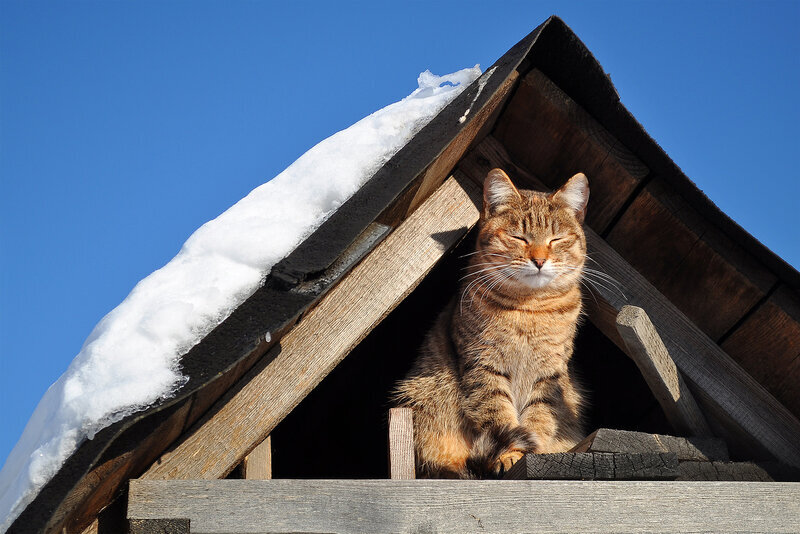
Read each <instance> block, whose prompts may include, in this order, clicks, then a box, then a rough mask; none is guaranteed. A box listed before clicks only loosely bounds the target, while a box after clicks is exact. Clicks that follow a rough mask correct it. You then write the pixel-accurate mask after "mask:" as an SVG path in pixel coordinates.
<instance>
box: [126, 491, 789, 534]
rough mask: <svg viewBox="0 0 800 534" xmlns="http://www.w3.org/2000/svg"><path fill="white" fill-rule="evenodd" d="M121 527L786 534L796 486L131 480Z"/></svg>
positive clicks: (233, 533) (231, 533)
mask: <svg viewBox="0 0 800 534" xmlns="http://www.w3.org/2000/svg"><path fill="white" fill-rule="evenodd" d="M128 518H129V519H130V520H131V521H134V520H137V521H146V520H153V519H167V518H188V519H189V520H190V522H191V531H192V532H193V533H194V532H197V533H206V534H212V533H222V532H225V533H228V534H236V533H240V532H241V533H244V532H247V533H249V534H258V533H266V532H270V533H276V532H371V533H374V534H380V533H384V532H438V533H441V534H443V533H458V534H463V533H467V532H509V533H513V532H576V533H578V532H681V533H683V532H725V531H736V532H742V531H746V532H787V531H790V530H794V529H795V527H793V526H792V525H795V526H796V525H798V524H800V483H792V482H751V483H746V484H743V483H741V482H674V481H673V482H652V481H613V482H598V481H557V480H500V481H498V480H254V481H249V480H167V481H156V480H132V481H131V484H130V494H129V502H128ZM134 534H138V533H136V532H134Z"/></svg>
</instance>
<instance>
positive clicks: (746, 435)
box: [459, 157, 800, 467]
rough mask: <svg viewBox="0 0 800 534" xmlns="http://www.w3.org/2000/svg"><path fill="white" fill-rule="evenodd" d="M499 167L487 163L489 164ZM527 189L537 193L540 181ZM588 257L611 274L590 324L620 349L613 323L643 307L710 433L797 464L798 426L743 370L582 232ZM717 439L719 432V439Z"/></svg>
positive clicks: (471, 169)
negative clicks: (627, 308) (622, 313)
mask: <svg viewBox="0 0 800 534" xmlns="http://www.w3.org/2000/svg"><path fill="white" fill-rule="evenodd" d="M469 159H470V158H469V157H467V158H464V160H462V161H461V162H460V163H459V168H460V169H462V170H463V171H464V172H465V173H466V174H467V175H468V176H470V177H471V178H472V179H473V180H475V181H476V183H482V182H483V180H484V178H485V176H486V175H485V174H483V173H480V172H476V171H478V170H479V169H480V167H479V166H476V165H471V164H469ZM498 163H499V164H502V162H490V164H493V165H494V164H498ZM524 185H525V186H526V187H531V188H534V189H539V190H543V189H545V186H544V185H543V184H541V183H540V182H529V183H527V184H524ZM585 230H586V237H587V242H588V254H589V256H590V257H591V258H592V260H593V262H596V265H594V267H595V268H599V270H600V271H602V272H604V273H606V274H607V275H609V276H611V278H612V279H613V280H614V281H615V282H614V283H611V284H606V283H603V284H595V285H594V287H593V298H588V299H586V300H585V302H586V307H587V310H588V312H589V318H590V319H591V320H592V322H593V323H594V325H595V326H597V328H598V329H600V331H601V332H603V334H605V335H606V336H607V337H608V338H609V339H611V340H612V341H614V342H615V343H616V344H617V346H619V347H620V348H621V349H622V350H626V347H625V344H624V342H623V341H622V338H621V337H620V335H619V332H617V329H616V323H615V321H616V317H617V314H618V313H619V312H620V310H621V309H622V307H623V306H625V305H636V306H639V307H641V308H643V309H647V310H648V313H649V315H650V317H651V319H652V321H653V324H655V325H656V327H657V328H658V332H659V333H660V335H661V337H662V339H663V341H664V345H665V346H666V347H667V350H668V351H669V353H670V355H671V356H672V358H673V360H674V361H675V365H677V367H678V369H679V370H680V371H681V373H683V376H684V379H686V381H687V384H689V387H690V388H691V389H692V391H693V392H694V394H695V399H696V400H697V401H698V403H700V405H701V407H702V408H703V410H704V413H705V414H706V416H707V417H708V418H710V419H713V421H714V422H715V423H716V425H717V426H716V427H715V428H714V431H715V432H717V430H718V429H719V430H725V431H726V435H723V436H722V437H724V438H726V439H727V440H728V445H729V446H730V447H733V445H737V447H738V448H739V450H740V452H742V453H745V454H749V455H756V456H757V457H759V456H760V457H764V456H765V454H767V455H772V456H773V457H774V458H775V459H777V460H778V461H780V462H783V463H786V464H789V465H791V466H795V467H798V466H800V421H798V420H797V418H796V417H795V416H794V415H792V413H791V412H789V411H788V410H787V409H786V407H784V406H783V405H782V404H781V403H780V402H778V401H777V400H776V399H775V398H774V397H773V396H772V395H770V393H769V392H768V391H767V390H766V389H764V387H763V386H761V385H760V384H759V383H758V382H756V381H755V380H754V379H753V378H752V377H751V376H750V375H749V374H747V372H746V371H744V370H743V369H742V368H741V367H740V366H739V365H738V364H737V363H736V362H735V361H734V360H733V359H732V358H731V357H730V356H728V355H727V354H726V353H725V351H723V350H722V349H721V348H720V347H719V345H717V344H716V343H715V342H714V341H712V340H711V339H709V337H708V336H707V335H706V334H705V333H703V332H702V331H701V330H700V328H698V327H697V326H696V325H695V324H694V323H693V322H692V321H691V320H690V319H689V318H688V317H686V315H684V314H683V313H682V312H681V311H680V310H679V309H678V308H676V307H675V305H674V304H672V302H670V301H669V299H667V298H666V297H665V296H664V295H663V294H661V293H660V292H659V291H658V290H657V289H656V288H655V287H653V285H652V284H651V283H650V282H648V281H647V280H646V279H645V278H644V277H643V276H642V275H641V274H639V273H638V272H637V271H636V269H634V268H633V267H632V266H631V265H630V264H629V263H628V262H627V261H625V260H624V259H623V258H622V257H621V256H620V255H619V254H618V253H617V252H616V251H615V250H614V249H613V248H612V247H611V246H610V245H609V244H608V243H607V242H606V241H605V240H604V239H603V238H601V237H600V236H599V235H597V233H595V232H594V231H593V230H592V229H590V228H586V229H585ZM718 435H719V434H718Z"/></svg>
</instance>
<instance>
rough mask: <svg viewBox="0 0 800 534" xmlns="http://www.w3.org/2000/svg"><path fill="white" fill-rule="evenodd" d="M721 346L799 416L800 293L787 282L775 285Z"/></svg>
mask: <svg viewBox="0 0 800 534" xmlns="http://www.w3.org/2000/svg"><path fill="white" fill-rule="evenodd" d="M722 348H723V349H725V351H726V352H727V353H728V354H730V355H731V356H732V357H733V359H734V360H736V361H737V362H739V364H740V365H741V366H742V367H744V368H745V370H746V371H747V372H748V373H750V374H751V375H753V378H755V379H756V380H758V381H759V382H760V383H761V384H763V385H764V387H766V388H767V389H768V390H769V391H770V392H771V393H772V394H773V395H775V396H776V397H777V398H778V400H780V401H781V402H783V403H784V404H785V405H786V407H787V408H789V409H790V410H791V411H792V412H793V413H794V414H795V415H796V416H800V388H798V387H797V385H798V383H800V366H798V365H797V364H798V363H800V296H798V295H797V294H796V293H795V292H794V291H792V290H791V289H789V288H788V287H787V286H784V285H782V286H780V287H778V289H777V290H776V291H775V292H774V293H773V294H772V295H771V296H770V297H769V298H768V299H767V300H766V301H765V302H764V303H763V304H761V306H759V307H758V309H756V310H754V311H753V313H752V314H751V315H750V316H749V317H748V318H747V319H746V320H745V321H744V322H743V323H742V324H741V325H739V326H738V328H737V329H736V330H735V331H733V332H732V333H731V334H730V335H729V336H728V337H727V338H726V339H725V341H723V343H722ZM766 362H769V365H765V363H766Z"/></svg>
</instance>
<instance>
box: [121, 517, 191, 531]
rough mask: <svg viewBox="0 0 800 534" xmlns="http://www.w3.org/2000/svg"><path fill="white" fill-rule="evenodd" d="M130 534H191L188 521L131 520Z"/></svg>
mask: <svg viewBox="0 0 800 534" xmlns="http://www.w3.org/2000/svg"><path fill="white" fill-rule="evenodd" d="M128 526H129V528H130V534H189V533H190V532H191V525H190V521H189V520H188V519H131V520H130V522H129V525H128Z"/></svg>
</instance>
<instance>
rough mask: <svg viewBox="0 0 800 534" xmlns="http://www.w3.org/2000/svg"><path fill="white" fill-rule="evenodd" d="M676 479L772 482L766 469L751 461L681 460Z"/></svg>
mask: <svg viewBox="0 0 800 534" xmlns="http://www.w3.org/2000/svg"><path fill="white" fill-rule="evenodd" d="M678 472H679V474H678V478H677V479H676V480H730V481H738V482H772V480H773V479H772V477H771V476H770V475H769V473H767V472H766V471H765V470H764V469H762V468H761V467H759V466H758V465H756V464H754V463H751V462H681V463H680V465H679V466H678Z"/></svg>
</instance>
